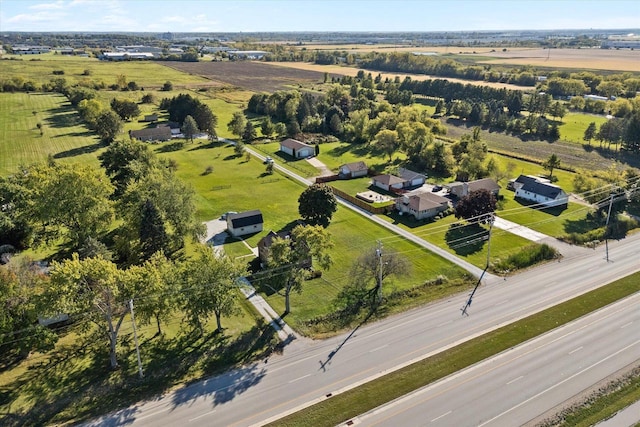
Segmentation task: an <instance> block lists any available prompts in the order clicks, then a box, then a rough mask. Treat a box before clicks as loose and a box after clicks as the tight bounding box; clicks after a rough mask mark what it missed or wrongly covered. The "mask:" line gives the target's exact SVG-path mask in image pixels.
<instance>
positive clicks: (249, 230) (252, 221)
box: [227, 209, 264, 237]
mask: <svg viewBox="0 0 640 427" xmlns="http://www.w3.org/2000/svg"><path fill="white" fill-rule="evenodd" d="M263 224H264V220H263V218H262V212H260V211H259V210H258V209H255V210H252V211H246V212H240V213H234V214H229V215H227V231H228V232H229V234H231V235H232V236H234V237H239V236H244V235H245V234H255V233H259V232H261V231H262V227H263Z"/></svg>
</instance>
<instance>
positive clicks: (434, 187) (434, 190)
mask: <svg viewBox="0 0 640 427" xmlns="http://www.w3.org/2000/svg"><path fill="white" fill-rule="evenodd" d="M441 190H442V185H434V186H433V188H432V189H431V191H433V192H434V193H435V192H436V191H441Z"/></svg>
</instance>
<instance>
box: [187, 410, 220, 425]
mask: <svg viewBox="0 0 640 427" xmlns="http://www.w3.org/2000/svg"><path fill="white" fill-rule="evenodd" d="M214 412H216V410H215V409H214V410H213V411H209V412H205V413H204V414H202V415H198V416H197V417H195V418H191V419H189V422H191V421H195V420H197V419H200V418H202V417H206V416H207V415H211V414H213V413H214Z"/></svg>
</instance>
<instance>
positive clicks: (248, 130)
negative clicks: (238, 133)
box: [242, 121, 258, 144]
mask: <svg viewBox="0 0 640 427" xmlns="http://www.w3.org/2000/svg"><path fill="white" fill-rule="evenodd" d="M257 136H258V134H257V133H256V129H255V128H254V127H253V123H251V122H249V121H248V122H247V124H246V125H245V127H244V131H243V132H242V140H243V141H244V142H246V143H247V144H249V143H250V142H251V141H253V140H254V139H256V137H257Z"/></svg>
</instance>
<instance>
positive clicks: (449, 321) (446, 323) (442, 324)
mask: <svg viewBox="0 0 640 427" xmlns="http://www.w3.org/2000/svg"><path fill="white" fill-rule="evenodd" d="M449 323H453V320H448V321H446V322H443V323H440V324H439V325H438V328H440V327H441V326H444V325H448V324H449Z"/></svg>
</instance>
